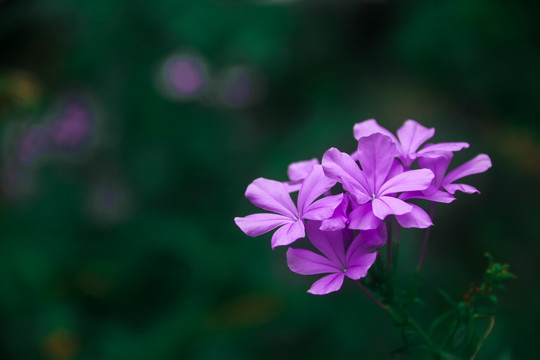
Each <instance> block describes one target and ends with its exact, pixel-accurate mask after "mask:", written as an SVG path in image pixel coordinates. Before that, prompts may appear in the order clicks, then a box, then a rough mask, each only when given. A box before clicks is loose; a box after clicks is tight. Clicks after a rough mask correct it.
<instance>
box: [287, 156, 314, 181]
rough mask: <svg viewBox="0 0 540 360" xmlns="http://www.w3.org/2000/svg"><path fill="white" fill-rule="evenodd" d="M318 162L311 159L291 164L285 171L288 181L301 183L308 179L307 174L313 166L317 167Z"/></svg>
mask: <svg viewBox="0 0 540 360" xmlns="http://www.w3.org/2000/svg"><path fill="white" fill-rule="evenodd" d="M318 164H319V160H317V159H311V160H305V161H298V162H293V163H292V164H290V165H289V168H288V169H287V174H288V175H289V179H291V180H292V181H301V180H304V179H305V178H307V177H308V175H309V173H310V172H311V170H312V169H313V166H315V165H318Z"/></svg>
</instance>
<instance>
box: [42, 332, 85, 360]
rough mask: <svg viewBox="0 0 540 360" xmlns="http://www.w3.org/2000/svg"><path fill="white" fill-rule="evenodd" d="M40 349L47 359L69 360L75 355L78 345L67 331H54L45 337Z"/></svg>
mask: <svg viewBox="0 0 540 360" xmlns="http://www.w3.org/2000/svg"><path fill="white" fill-rule="evenodd" d="M41 348H42V350H43V352H44V353H45V355H46V357H47V358H49V359H52V360H70V359H73V358H74V357H75V356H76V355H77V352H78V351H79V343H78V341H77V339H76V338H75V337H74V336H73V334H71V333H70V332H68V331H67V330H65V329H55V330H54V331H53V332H51V333H50V334H49V335H47V336H46V337H45V339H44V340H43V343H42V346H41Z"/></svg>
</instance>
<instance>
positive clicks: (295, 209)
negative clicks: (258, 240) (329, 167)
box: [234, 165, 343, 248]
mask: <svg viewBox="0 0 540 360" xmlns="http://www.w3.org/2000/svg"><path fill="white" fill-rule="evenodd" d="M335 184H336V181H334V180H332V179H329V178H328V177H326V176H325V175H324V172H323V170H322V167H321V165H315V166H314V167H313V170H312V171H311V172H310V174H309V175H308V177H307V178H306V179H305V180H304V182H303V183H302V186H301V188H300V191H299V192H298V201H297V203H298V206H295V205H294V203H293V201H292V199H291V196H290V195H289V191H288V189H287V187H286V185H284V184H283V183H281V182H279V181H274V180H268V179H263V178H259V179H256V180H255V181H253V182H252V183H251V184H250V185H249V186H248V187H247V189H246V197H247V198H248V199H249V200H250V201H251V202H252V203H253V204H254V205H256V206H258V207H260V208H262V209H264V210H268V211H271V212H273V213H274V214H271V213H259V214H253V215H249V216H246V217H236V218H234V221H235V223H236V225H237V226H238V227H239V228H240V229H241V230H242V231H243V232H244V233H245V234H246V235H249V236H259V235H261V234H265V233H267V232H269V231H271V230H273V229H275V228H279V229H277V231H276V232H275V233H274V235H273V236H272V248H274V247H276V246H281V245H289V244H291V243H292V242H294V241H295V240H297V239H299V238H303V237H304V236H305V228H304V221H303V220H304V219H310V220H325V219H327V218H329V217H330V216H331V215H332V214H333V213H334V209H335V208H336V206H338V205H339V203H340V202H341V199H342V197H343V194H339V195H334V196H327V197H324V198H322V199H320V200H317V198H319V197H320V196H321V195H322V194H323V193H325V192H326V191H328V190H329V189H330V188H331V187H332V186H334V185H335Z"/></svg>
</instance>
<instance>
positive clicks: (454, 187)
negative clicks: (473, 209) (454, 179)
mask: <svg viewBox="0 0 540 360" xmlns="http://www.w3.org/2000/svg"><path fill="white" fill-rule="evenodd" d="M444 188H445V190H446V191H448V192H449V193H450V194H455V193H456V191H462V192H464V193H467V194H474V193H479V194H480V191H478V189H477V188H475V187H474V186H471V185H466V184H446V185H444Z"/></svg>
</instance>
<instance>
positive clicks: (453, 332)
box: [443, 320, 459, 350]
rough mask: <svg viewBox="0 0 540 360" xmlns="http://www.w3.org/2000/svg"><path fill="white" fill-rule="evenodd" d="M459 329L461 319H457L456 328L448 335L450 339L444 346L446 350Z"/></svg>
mask: <svg viewBox="0 0 540 360" xmlns="http://www.w3.org/2000/svg"><path fill="white" fill-rule="evenodd" d="M458 329H459V321H458V320H456V323H455V324H454V328H453V329H452V333H451V334H450V336H449V337H448V340H446V343H445V344H444V346H443V350H446V348H448V346H449V345H450V343H451V342H452V340H454V337H455V336H456V333H457V330H458Z"/></svg>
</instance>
